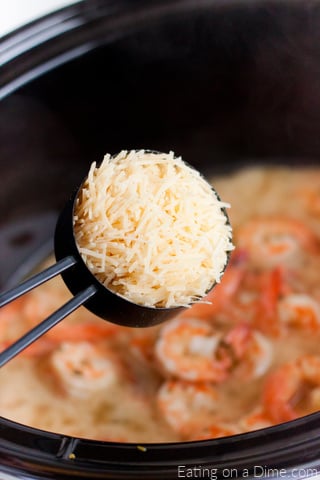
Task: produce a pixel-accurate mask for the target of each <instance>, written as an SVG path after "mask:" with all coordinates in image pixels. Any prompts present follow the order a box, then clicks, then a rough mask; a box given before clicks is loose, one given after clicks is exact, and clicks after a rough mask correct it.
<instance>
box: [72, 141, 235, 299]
mask: <svg viewBox="0 0 320 480" xmlns="http://www.w3.org/2000/svg"><path fill="white" fill-rule="evenodd" d="M227 207H229V204H227V203H223V202H221V201H220V200H219V198H218V196H217V194H216V193H215V191H214V190H213V189H212V187H211V186H210V185H209V183H207V181H206V180H205V179H204V178H203V177H202V176H201V175H200V174H199V172H197V171H196V170H194V169H193V168H191V167H190V166H188V165H186V164H185V163H184V162H183V161H182V159H181V158H180V157H179V158H175V156H174V153H173V152H170V153H169V154H165V153H150V152H148V151H145V150H139V151H122V152H120V153H119V154H118V155H117V156H115V157H111V156H110V155H109V154H107V155H106V156H105V157H104V159H103V161H102V163H101V165H100V166H98V167H97V166H96V163H95V162H94V163H93V164H92V165H91V168H90V171H89V174H88V177H87V179H86V181H85V182H84V184H83V186H82V188H81V190H80V192H79V194H78V197H77V199H76V203H75V210H74V232H75V238H76V242H77V246H78V249H79V252H80V254H81V256H82V258H83V260H84V262H85V263H86V265H87V267H88V268H89V269H90V270H91V272H92V273H93V274H94V275H95V276H96V278H98V280H99V281H100V282H101V283H103V284H104V285H105V286H106V287H107V288H108V289H110V290H111V291H113V292H115V293H117V294H118V295H120V296H123V297H125V298H126V299H127V300H129V301H131V302H133V303H136V304H140V305H143V306H148V307H157V308H159V307H166V308H169V307H177V306H190V304H192V303H194V302H196V301H198V300H199V299H201V298H203V297H204V296H205V295H206V293H207V292H208V290H209V289H210V288H211V287H212V285H213V284H214V283H215V282H219V281H220V278H221V276H222V273H223V270H224V267H225V265H226V263H227V257H228V252H229V251H230V250H232V249H233V245H232V240H231V237H232V232H231V226H230V224H229V223H228V219H227V215H226V212H225V208H227Z"/></svg>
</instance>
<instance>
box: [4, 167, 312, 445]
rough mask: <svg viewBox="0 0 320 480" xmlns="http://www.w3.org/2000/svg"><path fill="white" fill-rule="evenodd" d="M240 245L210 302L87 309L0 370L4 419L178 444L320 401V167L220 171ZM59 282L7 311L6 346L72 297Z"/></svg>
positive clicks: (279, 417) (219, 183)
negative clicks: (168, 309)
mask: <svg viewBox="0 0 320 480" xmlns="http://www.w3.org/2000/svg"><path fill="white" fill-rule="evenodd" d="M212 184H213V185H214V187H215V189H216V190H217V191H218V192H219V194H220V195H221V197H222V198H224V200H225V201H227V202H229V203H230V204H231V206H232V208H231V209H230V211H229V212H228V213H229V217H230V221H231V224H232V226H233V231H234V244H235V247H236V248H235V251H234V252H233V253H232V256H231V260H230V263H229V265H228V267H227V270H226V273H225V275H224V276H223V278H222V281H221V284H219V285H218V286H217V287H216V288H215V289H214V290H213V292H212V294H211V295H210V298H209V299H208V301H210V302H212V303H199V304H196V305H194V306H193V307H192V308H191V309H188V310H186V311H185V312H184V313H183V314H182V315H181V316H180V317H178V318H175V319H173V320H170V321H169V322H167V323H166V324H164V325H162V326H158V327H152V328H148V329H131V328H126V327H120V326H116V325H113V324H109V323H108V322H105V321H103V320H101V319H99V318H97V317H94V316H93V315H92V314H91V313H89V312H87V311H86V310H85V309H83V308H81V309H79V310H78V311H77V312H75V313H73V314H72V315H71V316H70V317H69V318H68V319H66V320H64V321H63V322H62V323H61V324H60V325H58V326H56V327H55V328H53V329H52V330H51V331H50V332H48V333H47V334H46V335H45V336H44V337H42V338H41V339H40V340H39V341H38V342H36V343H35V344H33V345H32V346H31V347H29V348H28V349H27V350H26V351H25V352H23V353H22V354H21V355H20V356H19V357H18V358H15V359H14V360H12V361H11V362H10V363H9V364H7V365H6V366H5V367H4V368H2V369H1V371H0V392H1V393H0V415H2V416H4V417H7V418H9V419H12V420H15V421H17V422H21V423H24V424H27V425H30V426H33V427H36V428H41V429H44V430H49V431H54V432H59V433H64V434H67V435H73V436H79V437H86V438H93V439H98V440H110V441H120V442H138V443H142V442H144V443H146V442H171V441H183V440H196V439H205V438H213V437H220V436H225V435H232V434H234V433H239V432H244V431H249V430H255V429H259V428H263V427H267V426H270V425H273V424H276V423H281V422H284V421H287V420H291V419H293V418H296V417H298V416H302V415H305V414H308V413H310V412H312V411H316V410H318V409H319V406H320V353H319V341H320V282H319V271H320V222H319V218H320V170H319V169H311V168H308V169H307V168H305V169H290V168H287V167H272V168H264V167H256V168H248V169H244V170H240V171H238V172H235V173H234V174H232V175H228V176H225V177H215V178H213V179H212ZM68 298H70V294H69V293H68V291H67V289H66V287H65V286H64V284H63V283H62V280H60V279H59V278H56V279H54V280H51V281H50V282H48V283H47V284H46V285H43V286H42V287H39V288H37V289H36V290H34V291H33V292H30V293H29V294H27V295H26V296H24V297H23V298H21V299H19V300H17V301H16V302H14V303H13V304H11V305H8V306H7V307H5V308H3V309H1V310H0V349H1V347H5V346H7V345H8V344H10V342H12V341H13V340H14V339H15V338H17V337H18V336H20V335H21V334H22V333H23V332H24V331H26V330H27V329H29V328H30V327H32V326H34V325H35V324H37V323H38V322H40V321H41V320H42V319H44V318H45V317H46V316H47V315H49V314H50V313H51V312H52V311H53V310H55V309H56V308H57V307H59V306H60V305H61V304H62V303H64V302H65V301H66V300H67V299H68Z"/></svg>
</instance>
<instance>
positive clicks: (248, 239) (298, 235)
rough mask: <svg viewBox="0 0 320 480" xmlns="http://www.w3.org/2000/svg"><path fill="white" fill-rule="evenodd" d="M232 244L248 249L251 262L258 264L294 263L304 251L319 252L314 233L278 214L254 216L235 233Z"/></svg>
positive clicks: (294, 220)
mask: <svg viewBox="0 0 320 480" xmlns="http://www.w3.org/2000/svg"><path fill="white" fill-rule="evenodd" d="M234 236H235V245H236V246H237V247H240V248H243V249H244V250H247V252H248V254H249V258H250V261H251V262H252V263H253V264H254V265H256V266H258V267H267V268H268V267H274V266H275V265H277V264H286V263H287V262H294V263H296V261H297V260H299V256H300V255H301V254H302V253H303V251H304V250H305V251H307V252H310V253H314V252H318V251H319V240H318V238H317V236H316V235H315V233H314V232H313V231H312V230H311V229H310V228H309V227H308V226H307V225H306V224H305V223H302V222H300V221H299V220H296V219H293V218H289V217H281V216H270V217H256V218H252V219H251V220H249V221H248V222H246V223H245V224H243V225H241V226H240V227H239V228H238V229H237V231H236V232H235V235H234Z"/></svg>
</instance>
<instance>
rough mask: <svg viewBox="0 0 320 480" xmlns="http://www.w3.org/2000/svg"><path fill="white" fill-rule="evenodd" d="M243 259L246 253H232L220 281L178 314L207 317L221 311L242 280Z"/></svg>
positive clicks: (228, 302)
mask: <svg viewBox="0 0 320 480" xmlns="http://www.w3.org/2000/svg"><path fill="white" fill-rule="evenodd" d="M245 260H246V255H243V252H235V253H233V254H232V255H231V260H230V263H229V265H228V267H227V268H226V271H225V273H224V275H223V277H222V279H221V282H220V283H219V284H217V285H216V286H215V288H214V289H213V290H211V292H210V293H209V294H208V295H207V296H206V297H205V298H204V299H203V300H202V301H201V302H199V303H195V304H194V305H192V307H191V308H188V309H186V310H185V311H184V312H183V313H182V315H180V316H181V317H185V318H187V317H191V318H194V317H196V318H205V319H207V318H210V317H212V316H213V315H214V314H216V313H217V312H221V311H223V309H225V308H226V307H227V306H228V305H229V304H230V302H231V300H232V298H233V297H234V296H235V294H236V292H237V291H238V289H239V286H240V284H241V281H242V280H243V276H244V273H245V271H244V268H243V263H244V262H245Z"/></svg>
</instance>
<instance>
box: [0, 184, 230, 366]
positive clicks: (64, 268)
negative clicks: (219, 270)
mask: <svg viewBox="0 0 320 480" xmlns="http://www.w3.org/2000/svg"><path fill="white" fill-rule="evenodd" d="M82 186H83V184H81V186H80V188H79V189H78V190H77V191H76V192H75V193H74V194H73V195H72V196H71V198H70V199H69V200H68V202H67V203H66V205H65V207H64V209H63V210H62V212H61V214H60V215H59V218H58V221H57V224H56V229H55V235H54V251H55V256H56V260H57V262H56V264H55V265H53V266H51V267H49V268H47V269H46V270H44V271H42V272H40V273H38V274H36V275H34V276H32V277H31V278H29V279H27V280H26V281H24V282H23V283H21V284H20V285H18V286H17V287H15V288H13V289H11V290H9V291H7V292H5V293H3V294H2V295H0V307H2V306H4V305H6V304H8V303H10V302H12V301H13V300H15V299H16V298H18V297H20V296H21V295H23V294H24V293H27V292H28V291H30V290H32V289H34V288H36V287H37V286H39V285H41V284H42V283H44V282H46V281H48V280H50V279H51V278H53V277H55V276H57V275H59V274H61V276H62V278H63V280H64V282H65V284H66V285H67V287H68V288H69V290H70V292H71V293H72V295H73V297H72V298H71V300H69V301H68V302H67V303H65V304H64V305H62V306H61V307H60V308H59V309H58V310H56V311H55V312H54V313H52V314H51V315H50V316H49V317H47V318H46V319H45V320H43V321H42V322H40V323H39V324H38V325H37V326H36V327H34V328H33V329H31V330H30V331H29V332H27V333H26V334H25V335H23V336H22V337H21V338H20V339H18V340H17V341H16V342H14V343H13V344H12V345H10V346H9V347H8V348H7V349H5V350H4V351H2V352H1V353H0V367H1V366H3V365H4V364H6V363H7V362H8V361H9V360H11V359H12V358H13V357H15V356H16V355H17V354H18V353H20V352H21V351H22V350H24V349H25V348H26V347H28V346H29V345H30V344H31V343H33V342H34V341H35V340H37V339H38V338H39V337H41V336H42V335H43V334H45V333H46V332H47V331H48V330H50V329H51V328H52V327H54V326H55V325H56V324H58V323H59V322H60V321H61V320H63V319H64V318H65V317H66V316H68V315H69V314H70V313H72V312H73V311H74V310H76V309H77V308H79V307H80V306H81V305H83V306H84V307H85V308H87V309H88V310H89V311H91V312H92V313H94V314H95V315H97V316H99V317H101V318H102V319H105V320H108V321H110V322H113V323H116V324H118V325H123V326H127V327H135V328H142V327H151V326H154V325H157V324H160V323H162V322H165V321H166V320H169V319H170V318H173V317H175V316H176V315H178V314H179V313H180V312H181V311H182V310H184V309H185V308H187V307H185V306H181V307H180V306H175V307H171V308H165V307H150V306H144V305H138V304H136V303H133V302H131V301H130V300H128V299H127V298H125V297H123V296H121V295H119V294H118V293H116V292H115V291H113V290H110V289H108V288H107V287H106V286H105V285H103V284H102V283H101V282H100V281H99V280H98V279H97V278H96V277H95V276H94V274H93V273H92V272H91V271H90V270H89V268H88V267H87V265H86V264H85V262H84V260H83V259H82V257H81V255H80V252H79V250H78V246H77V242H76V239H75V235H74V228H73V218H74V210H75V203H76V200H77V198H78V195H79V192H80V191H81V189H82ZM212 190H213V191H214V189H212ZM215 193H216V192H215ZM217 198H218V199H219V197H218V196H217ZM221 210H222V212H223V213H224V215H225V217H226V221H227V223H229V219H228V215H227V212H226V209H225V208H222V209H221ZM228 259H229V254H227V259H226V264H225V266H224V269H225V268H226V266H227V263H228ZM224 269H223V270H224ZM214 286H215V282H214V283H213V285H212V286H211V287H210V288H209V289H208V291H207V292H206V293H209V292H210V291H211V290H212V288H213V287H214Z"/></svg>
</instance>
